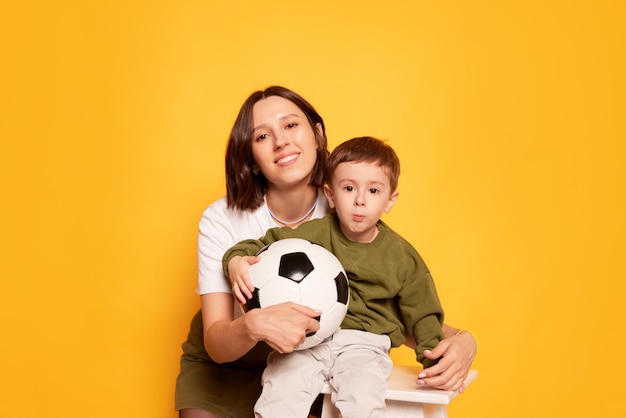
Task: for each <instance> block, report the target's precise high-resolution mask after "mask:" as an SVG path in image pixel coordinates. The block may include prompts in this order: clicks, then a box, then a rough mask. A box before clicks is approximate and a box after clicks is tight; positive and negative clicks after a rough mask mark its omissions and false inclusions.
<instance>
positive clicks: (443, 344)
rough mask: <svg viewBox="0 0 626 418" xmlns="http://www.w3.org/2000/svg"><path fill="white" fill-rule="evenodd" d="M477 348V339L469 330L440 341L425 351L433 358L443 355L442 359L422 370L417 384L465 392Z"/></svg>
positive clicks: (428, 356)
mask: <svg viewBox="0 0 626 418" xmlns="http://www.w3.org/2000/svg"><path fill="white" fill-rule="evenodd" d="M476 348H477V343H476V339H475V338H474V336H473V335H472V334H471V333H470V332H467V331H464V332H461V333H459V334H454V335H451V336H449V337H447V338H446V339H444V340H442V341H440V342H439V344H437V346H436V347H435V348H434V349H433V350H426V351H424V355H425V356H426V357H427V358H429V359H432V360H435V359H437V358H439V357H441V360H439V363H437V364H435V365H434V366H431V367H429V368H427V369H424V370H423V371H422V372H420V374H419V375H418V380H417V384H418V385H428V386H431V387H434V388H436V389H443V390H451V391H459V392H463V390H464V389H465V387H464V385H463V382H464V381H465V379H466V378H467V375H468V374H469V371H470V367H471V366H472V362H473V361H474V357H475V356H476Z"/></svg>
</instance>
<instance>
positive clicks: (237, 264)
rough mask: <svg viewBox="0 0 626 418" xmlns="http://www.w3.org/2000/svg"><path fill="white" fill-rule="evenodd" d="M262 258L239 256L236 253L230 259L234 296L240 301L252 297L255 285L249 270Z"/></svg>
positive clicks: (229, 270) (231, 283) (229, 276)
mask: <svg viewBox="0 0 626 418" xmlns="http://www.w3.org/2000/svg"><path fill="white" fill-rule="evenodd" d="M260 260H261V259H260V258H259V257H256V256H239V255H236V256H234V257H233V258H231V259H230V260H229V261H228V278H229V279H230V286H231V288H232V291H233V296H234V297H235V299H237V300H238V301H239V302H240V303H246V301H248V300H249V299H250V298H252V292H253V291H254V285H253V284H252V281H251V280H250V275H249V274H248V270H250V266H251V265H253V264H256V263H258V262H259V261H260Z"/></svg>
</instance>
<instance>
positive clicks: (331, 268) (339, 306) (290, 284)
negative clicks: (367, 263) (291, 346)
mask: <svg viewBox="0 0 626 418" xmlns="http://www.w3.org/2000/svg"><path fill="white" fill-rule="evenodd" d="M257 255H258V256H259V257H260V258H261V260H260V261H259V262H258V263H256V264H253V265H251V266H250V270H249V275H250V279H251V280H252V284H253V285H254V292H253V293H252V298H251V299H250V300H249V301H248V302H247V303H246V304H245V305H244V310H245V311H246V312H247V311H249V310H250V309H254V308H265V307H267V306H271V305H275V304H278V303H283V302H295V303H298V304H300V305H304V306H308V307H310V308H313V309H317V310H320V311H321V312H322V313H321V315H320V316H319V317H318V318H316V319H317V320H318V321H319V322H320V329H319V330H317V331H316V332H312V333H309V334H307V337H306V340H305V341H304V342H303V343H302V344H301V345H300V346H298V348H296V350H302V349H305V348H309V347H313V346H315V345H317V344H319V343H320V342H322V341H323V340H324V339H325V338H327V337H329V336H330V335H331V334H332V333H333V332H335V331H336V330H337V329H338V328H339V325H341V321H343V318H344V317H345V315H346V312H347V310H348V296H349V292H350V289H349V287H348V277H347V276H346V272H345V271H344V269H343V267H342V266H341V263H340V262H339V260H337V257H335V256H334V254H333V253H331V252H330V251H328V250H326V249H325V248H324V247H321V246H319V245H317V244H313V243H311V242H309V241H307V240H304V239H299V238H285V239H282V240H279V241H276V242H274V243H272V244H270V245H268V246H265V247H264V248H262V249H261V250H260V251H259V252H258V253H257Z"/></svg>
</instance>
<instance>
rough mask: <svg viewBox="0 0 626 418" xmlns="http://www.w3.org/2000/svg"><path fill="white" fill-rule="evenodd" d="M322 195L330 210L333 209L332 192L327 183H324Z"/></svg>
mask: <svg viewBox="0 0 626 418" xmlns="http://www.w3.org/2000/svg"><path fill="white" fill-rule="evenodd" d="M324 194H325V195H326V200H328V206H330V208H331V209H335V201H334V200H333V191H332V189H331V188H330V186H329V185H328V183H324Z"/></svg>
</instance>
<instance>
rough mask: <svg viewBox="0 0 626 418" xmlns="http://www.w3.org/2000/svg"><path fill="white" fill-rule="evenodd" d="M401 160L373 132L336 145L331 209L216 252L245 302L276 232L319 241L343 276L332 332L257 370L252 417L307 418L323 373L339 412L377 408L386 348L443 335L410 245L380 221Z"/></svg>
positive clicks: (427, 342) (363, 413)
mask: <svg viewBox="0 0 626 418" xmlns="http://www.w3.org/2000/svg"><path fill="white" fill-rule="evenodd" d="M399 174H400V163H399V160H398V157H397V155H396V153H395V152H394V151H393V149H392V148H391V147H390V146H389V145H387V144H386V143H384V142H383V141H381V140H378V139H376V138H372V137H360V138H354V139H351V140H348V141H346V142H344V143H343V144H341V145H339V146H338V147H337V148H336V149H335V150H334V151H333V152H332V153H331V155H330V158H329V161H328V178H329V181H328V182H327V183H326V184H325V185H324V193H325V194H326V197H327V198H328V202H329V205H330V207H331V208H333V209H335V211H336V213H333V214H330V215H327V216H326V217H324V218H322V219H316V220H312V221H309V222H306V223H304V224H302V225H300V226H299V227H298V228H297V229H291V228H288V227H283V228H272V229H270V230H268V231H267V233H266V235H265V237H263V238H262V239H260V240H246V241H242V242H240V243H239V244H237V245H236V246H234V247H232V248H231V249H230V250H229V251H227V252H226V254H225V255H224V259H223V265H224V269H225V272H226V273H227V274H229V277H230V280H231V284H232V287H233V295H235V296H236V297H237V298H238V299H239V301H240V302H242V303H245V299H244V296H245V297H247V298H250V297H251V296H252V293H251V291H252V290H254V286H252V284H251V282H250V279H249V276H248V269H249V267H250V264H253V263H254V262H255V258H254V257H246V256H252V255H254V254H256V253H257V252H258V250H260V249H261V248H262V247H264V246H265V245H267V244H271V243H272V242H274V241H277V240H279V239H283V238H303V239H307V240H309V241H311V242H314V243H316V244H319V245H321V246H323V247H325V248H326V249H328V250H329V251H331V252H332V253H334V254H335V256H336V257H337V258H338V259H339V261H340V262H341V264H342V265H343V267H344V270H345V271H346V273H347V275H348V279H349V282H350V301H349V304H348V313H347V314H346V317H345V319H344V320H343V322H342V324H341V327H340V329H339V330H337V331H336V332H335V333H334V334H333V335H332V336H331V337H329V338H328V339H326V340H325V341H323V342H322V343H321V344H318V345H316V346H314V347H311V348H308V349H305V350H299V351H294V352H291V353H278V352H276V351H275V352H273V353H271V354H270V356H269V358H268V365H267V368H266V369H265V372H264V374H263V392H262V394H261V396H260V398H259V399H258V401H257V403H256V405H255V415H256V416H257V417H270V416H271V417H279V416H280V417H289V418H294V417H306V416H307V412H308V411H309V407H310V405H311V403H312V402H313V400H314V399H315V397H316V396H317V395H318V394H319V393H320V391H321V389H322V386H323V384H324V381H326V380H328V382H329V383H330V385H331V387H332V391H333V393H332V395H331V399H332V401H333V403H334V404H335V405H336V406H337V408H338V409H339V410H340V411H341V414H342V416H343V417H377V416H384V411H385V390H386V387H387V383H386V381H387V378H388V377H389V373H390V372H391V369H392V367H393V365H392V363H391V360H390V359H389V355H388V354H389V349H390V348H391V347H397V346H399V345H401V344H402V343H403V342H404V341H405V339H406V334H407V333H410V334H412V335H414V336H415V338H416V341H417V347H416V349H415V351H416V353H417V359H418V361H420V362H421V363H422V364H424V367H429V366H431V365H433V364H434V362H433V361H431V360H428V359H427V358H426V357H424V355H423V352H424V350H430V349H432V348H434V347H435V346H436V345H437V343H438V342H439V341H440V340H442V339H443V338H444V336H443V332H442V330H441V325H442V323H443V309H442V307H441V305H440V303H439V298H438V296H437V291H436V289H435V284H434V282H433V280H432V277H431V275H430V272H429V271H428V268H427V267H426V265H425V264H424V261H423V260H422V258H421V257H420V256H419V254H418V253H417V251H416V250H415V249H414V248H413V247H412V246H411V245H410V244H409V243H408V242H407V241H406V240H404V239H403V238H402V237H400V236H399V235H398V234H396V233H395V232H394V231H392V230H391V228H389V227H388V226H387V225H386V224H385V223H384V222H382V221H381V220H380V217H381V215H382V214H383V212H390V211H391V208H392V207H393V205H394V203H395V202H396V200H397V198H398V191H397V190H396V188H397V185H398V177H399Z"/></svg>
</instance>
